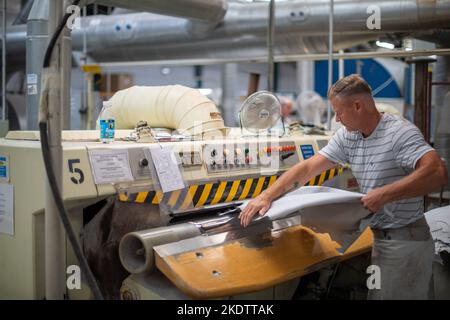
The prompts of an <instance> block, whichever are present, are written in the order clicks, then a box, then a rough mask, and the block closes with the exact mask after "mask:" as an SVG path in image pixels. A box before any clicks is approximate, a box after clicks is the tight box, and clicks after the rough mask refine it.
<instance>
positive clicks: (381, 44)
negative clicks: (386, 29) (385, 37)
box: [376, 41, 395, 49]
mask: <svg viewBox="0 0 450 320" xmlns="http://www.w3.org/2000/svg"><path fill="white" fill-rule="evenodd" d="M376 44H377V46H379V47H381V48H386V49H394V48H395V46H394V45H393V44H392V43H389V42H383V41H377V42H376Z"/></svg>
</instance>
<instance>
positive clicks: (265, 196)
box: [259, 191, 273, 202]
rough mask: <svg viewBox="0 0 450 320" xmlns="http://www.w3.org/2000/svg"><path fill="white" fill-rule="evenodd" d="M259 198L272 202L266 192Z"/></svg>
mask: <svg viewBox="0 0 450 320" xmlns="http://www.w3.org/2000/svg"><path fill="white" fill-rule="evenodd" d="M259 196H260V197H261V198H263V199H264V200H267V201H269V202H272V201H273V198H272V196H271V195H270V193H269V192H267V191H263V192H262V193H261V194H260V195H259Z"/></svg>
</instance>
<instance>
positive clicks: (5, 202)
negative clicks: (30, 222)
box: [0, 184, 14, 236]
mask: <svg viewBox="0 0 450 320" xmlns="http://www.w3.org/2000/svg"><path fill="white" fill-rule="evenodd" d="M13 201H14V197H13V186H12V185H11V184H0V234H2V233H3V234H9V235H11V236H13V235H14V210H13V208H14V202H13Z"/></svg>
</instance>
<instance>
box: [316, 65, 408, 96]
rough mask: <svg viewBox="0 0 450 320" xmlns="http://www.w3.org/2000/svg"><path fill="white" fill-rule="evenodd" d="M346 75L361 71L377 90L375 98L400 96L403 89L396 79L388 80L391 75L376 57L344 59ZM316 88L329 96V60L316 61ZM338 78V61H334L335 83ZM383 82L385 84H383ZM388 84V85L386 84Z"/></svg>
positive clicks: (321, 93)
mask: <svg viewBox="0 0 450 320" xmlns="http://www.w3.org/2000/svg"><path fill="white" fill-rule="evenodd" d="M344 70H345V76H348V75H350V74H353V73H358V71H360V73H361V75H362V77H363V78H364V79H365V80H366V81H367V82H368V83H369V85H370V86H371V87H372V90H373V91H374V92H375V95H374V97H375V98H400V97H401V96H402V95H401V91H400V88H399V87H398V84H397V83H396V82H395V80H393V79H392V81H390V82H387V81H388V80H389V79H390V78H391V75H390V73H389V72H388V70H386V69H385V68H384V67H383V66H382V65H381V64H380V63H378V62H377V61H375V60H374V59H359V60H345V61H344ZM314 77H315V78H314V83H315V85H314V90H315V91H316V92H317V93H319V94H320V95H321V96H322V97H326V96H327V88H328V81H324V79H327V78H328V61H326V60H321V61H316V63H315V76H314ZM337 80H338V61H333V83H334V82H336V81H337ZM383 84H384V85H385V86H383ZM386 84H387V85H386Z"/></svg>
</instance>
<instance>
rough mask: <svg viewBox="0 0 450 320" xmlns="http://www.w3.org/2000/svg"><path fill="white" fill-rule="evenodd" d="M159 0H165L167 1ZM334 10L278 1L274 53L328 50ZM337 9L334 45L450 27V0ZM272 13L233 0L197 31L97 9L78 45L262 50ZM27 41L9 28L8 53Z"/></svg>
mask: <svg viewBox="0 0 450 320" xmlns="http://www.w3.org/2000/svg"><path fill="white" fill-rule="evenodd" d="M131 2H132V1H130V3H131ZM159 2H161V3H164V5H165V2H168V1H165V2H163V1H159ZM170 2H171V1H170ZM371 5H376V6H377V7H378V8H380V12H381V15H382V16H381V28H380V29H373V30H371V29H368V27H367V19H368V18H369V16H370V15H369V14H368V13H367V8H368V7H369V6H371ZM328 14H329V0H318V1H314V2H312V1H283V2H280V3H277V11H276V14H275V21H276V23H275V27H276V30H277V35H276V41H275V43H274V49H275V55H278V54H298V53H302V52H308V53H314V52H326V51H327V48H328V43H327V35H328V23H327V21H328ZM334 17H335V20H336V21H339V23H338V24H336V25H335V28H334V32H335V41H334V42H335V50H336V49H340V48H345V47H348V46H352V45H356V44H358V43H364V42H366V41H368V40H373V39H376V38H377V37H378V36H380V35H384V34H386V33H395V32H398V33H401V34H402V35H408V34H411V33H415V34H416V35H418V33H420V31H423V32H428V33H429V32H430V30H431V29H433V28H435V29H437V28H440V27H448V24H449V21H450V0H442V1H419V0H397V1H395V0H390V1H358V2H350V1H342V0H341V1H339V0H336V1H335V3H334ZM267 19H268V18H267V3H251V4H248V3H247V4H243V3H230V4H229V5H228V10H227V11H226V15H225V16H224V18H223V21H222V22H221V23H220V24H219V25H217V26H216V27H215V28H214V29H213V30H210V31H209V32H199V31H198V30H197V29H196V28H193V25H192V23H191V22H192V21H189V20H186V19H179V18H171V17H155V15H152V14H148V13H135V14H124V15H113V16H94V17H88V18H86V19H81V20H82V22H81V25H82V28H81V29H78V30H74V32H73V34H72V36H73V48H74V50H80V51H81V49H82V47H83V32H84V31H86V33H87V35H88V38H87V46H88V48H89V52H88V55H89V56H91V57H92V58H93V59H95V60H96V61H98V62H102V61H139V60H167V59H190V58H193V57H195V58H201V57H208V58H227V57H228V58H229V57H231V56H233V57H243V56H244V57H252V56H253V57H254V56H256V55H259V56H263V55H266V50H265V48H266V42H265V35H266V31H267V24H268V20H267ZM200 30H202V29H201V28H200ZM24 42H25V32H24V29H23V28H20V26H14V27H13V28H11V29H10V31H9V32H8V53H9V56H11V57H12V58H20V56H21V55H22V54H23V52H24V51H25V43H24ZM238 49H239V50H238ZM8 59H9V57H8ZM10 61H12V60H10Z"/></svg>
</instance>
